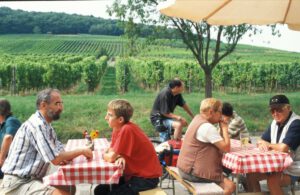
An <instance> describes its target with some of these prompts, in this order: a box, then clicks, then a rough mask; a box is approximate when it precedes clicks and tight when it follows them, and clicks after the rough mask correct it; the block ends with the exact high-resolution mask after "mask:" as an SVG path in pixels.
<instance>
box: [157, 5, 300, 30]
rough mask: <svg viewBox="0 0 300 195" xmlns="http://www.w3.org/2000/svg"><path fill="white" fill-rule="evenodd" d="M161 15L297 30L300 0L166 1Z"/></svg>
mask: <svg viewBox="0 0 300 195" xmlns="http://www.w3.org/2000/svg"><path fill="white" fill-rule="evenodd" d="M157 8H158V9H159V11H160V12H161V13H162V14H165V15H167V16H171V17H177V18H183V19H189V20H191V21H194V22H200V21H206V22H207V23H209V24H212V25H236V24H243V23H247V24H253V25H262V24H275V23H281V24H287V25H288V27H289V28H290V29H292V30H299V31H300V0H167V1H165V2H162V3H160V4H159V5H158V7H157Z"/></svg>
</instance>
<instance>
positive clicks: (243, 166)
mask: <svg viewBox="0 0 300 195" xmlns="http://www.w3.org/2000/svg"><path fill="white" fill-rule="evenodd" d="M292 162H293V160H292V158H291V157H290V155H289V154H287V153H284V152H278V151H266V152H263V151H260V150H259V149H258V148H257V147H255V146H253V145H252V144H249V145H248V146H247V149H246V150H244V149H242V148H241V147H240V141H239V140H233V139H232V140H231V150H230V152H228V153H226V154H224V155H223V159H222V163H223V165H224V166H225V167H227V168H229V169H231V170H232V171H233V173H254V172H259V173H266V172H280V171H283V170H284V169H286V168H287V167H288V166H290V165H291V164H292Z"/></svg>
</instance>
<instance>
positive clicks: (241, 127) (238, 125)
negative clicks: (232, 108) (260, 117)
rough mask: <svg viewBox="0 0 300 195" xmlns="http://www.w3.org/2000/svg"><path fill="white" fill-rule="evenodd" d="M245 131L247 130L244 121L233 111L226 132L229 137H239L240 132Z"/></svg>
mask: <svg viewBox="0 0 300 195" xmlns="http://www.w3.org/2000/svg"><path fill="white" fill-rule="evenodd" d="M241 132H243V133H246V132H248V129H247V126H246V124H245V121H244V120H243V119H242V117H240V116H239V115H237V114H236V112H233V116H232V120H231V122H230V123H229V126H228V133H229V136H230V138H233V139H240V133H241Z"/></svg>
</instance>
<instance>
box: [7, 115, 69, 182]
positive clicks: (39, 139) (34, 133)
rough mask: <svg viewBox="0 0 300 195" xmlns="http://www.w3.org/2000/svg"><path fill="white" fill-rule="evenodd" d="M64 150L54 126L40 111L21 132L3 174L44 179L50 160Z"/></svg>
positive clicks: (15, 139)
mask: <svg viewBox="0 0 300 195" xmlns="http://www.w3.org/2000/svg"><path fill="white" fill-rule="evenodd" d="M63 150H64V148H63V145H62V143H61V142H60V141H58V139H57V136H56V133H55V131H54V129H53V127H52V126H51V124H49V123H47V121H46V120H45V118H44V117H43V116H42V114H41V113H40V112H39V111H36V113H34V114H33V115H31V117H30V118H29V119H28V120H27V121H26V122H25V123H23V124H22V126H21V127H20V128H19V130H18V131H17V134H16V135H15V138H14V140H13V142H12V144H11V147H10V150H9V153H8V157H7V159H6V161H5V163H4V165H3V167H2V171H3V172H4V173H5V174H12V175H17V176H19V177H35V178H42V177H44V176H45V174H46V172H47V170H48V167H49V163H50V161H52V160H53V159H54V158H55V157H57V156H58V155H59V153H60V152H61V151H63Z"/></svg>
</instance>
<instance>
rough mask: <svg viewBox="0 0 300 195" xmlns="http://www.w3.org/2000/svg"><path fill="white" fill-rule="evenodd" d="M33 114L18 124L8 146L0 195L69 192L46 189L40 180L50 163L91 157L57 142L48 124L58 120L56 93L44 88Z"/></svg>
mask: <svg viewBox="0 0 300 195" xmlns="http://www.w3.org/2000/svg"><path fill="white" fill-rule="evenodd" d="M36 106H37V111H36V112H35V113H34V114H32V115H31V117H30V118H29V119H28V120H27V121H26V122H25V123H23V124H22V126H21V127H20V128H19V130H18V131H17V134H16V135H15V138H14V140H13V142H12V144H11V147H10V150H9V153H8V157H7V159H6V160H5V162H4V165H3V167H2V171H3V173H4V178H3V181H2V183H1V185H0V194H6V195H27V194H28V195H29V194H35V195H50V194H52V195H59V194H62V195H64V194H69V192H67V191H65V190H63V189H60V188H59V187H57V188H55V187H52V186H46V185H44V184H43V183H42V181H41V179H42V178H43V177H44V176H45V174H46V172H47V170H48V167H49V164H50V162H51V163H53V164H54V165H59V164H64V163H67V161H70V160H72V159H73V158H75V157H77V156H79V155H84V156H86V157H87V158H92V157H93V153H92V151H91V149H89V148H82V149H76V150H73V151H68V152H65V151H64V148H63V145H62V143H61V142H60V141H58V139H57V136H56V133H55V131H54V129H53V127H52V126H51V122H52V121H55V120H58V119H59V117H60V113H61V112H62V111H63V102H62V99H61V96H60V92H59V91H58V90H56V89H45V90H43V91H41V92H39V94H38V95H37V101H36Z"/></svg>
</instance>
